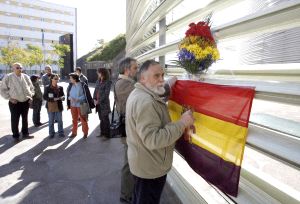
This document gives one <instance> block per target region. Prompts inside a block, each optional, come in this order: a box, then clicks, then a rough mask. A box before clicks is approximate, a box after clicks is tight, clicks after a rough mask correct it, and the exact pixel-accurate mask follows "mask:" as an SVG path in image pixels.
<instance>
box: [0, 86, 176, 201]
mask: <svg viewBox="0 0 300 204" xmlns="http://www.w3.org/2000/svg"><path fill="white" fill-rule="evenodd" d="M62 84H63V86H64V90H65V91H66V85H67V84H66V83H62ZM91 91H93V89H92V88H91ZM65 107H66V106H65V103H64V108H65ZM0 109H1V112H0V124H1V126H0V132H1V133H0V204H7V203H26V204H27V203H28V204H29V203H49V204H52V203H60V204H61V203H68V204H70V203H72V204H73V203H80V204H81V203H88V204H94V203H95V204H96V203H97V204H98V203H103V204H115V203H116V204H118V203H120V202H119V192H120V177H121V168H122V161H123V155H124V149H123V145H122V143H121V139H120V138H114V139H104V138H98V137H96V135H98V134H99V132H100V131H99V119H98V116H97V115H96V114H95V113H94V112H93V113H92V114H90V115H89V128H90V129H89V136H88V138H87V139H86V140H84V139H82V136H83V133H82V131H81V126H79V129H78V134H77V137H75V138H74V139H69V138H68V137H65V138H59V137H58V136H55V138H53V139H49V138H48V125H47V123H46V124H45V125H43V126H41V127H39V128H36V127H34V126H33V124H32V120H31V117H32V111H31V110H30V112H29V115H28V116H29V117H28V118H29V127H30V129H29V131H30V133H31V135H34V139H31V140H22V141H21V142H19V143H17V144H15V143H14V141H13V139H12V137H11V131H10V113H9V110H8V105H7V101H5V100H4V99H3V98H0ZM41 118H42V122H43V123H45V122H47V120H48V117H47V112H46V109H45V108H44V107H43V108H42V114H41ZM63 121H64V128H65V134H66V135H70V131H71V114H70V112H69V111H67V110H66V108H65V110H64V112H63ZM55 128H57V126H56V125H55ZM56 130H57V129H56ZM161 203H165V204H167V203H172V204H177V203H180V201H179V200H178V198H177V197H176V195H175V194H174V193H173V191H172V190H171V189H170V187H169V186H168V185H166V186H165V189H164V192H163V195H162V199H161Z"/></svg>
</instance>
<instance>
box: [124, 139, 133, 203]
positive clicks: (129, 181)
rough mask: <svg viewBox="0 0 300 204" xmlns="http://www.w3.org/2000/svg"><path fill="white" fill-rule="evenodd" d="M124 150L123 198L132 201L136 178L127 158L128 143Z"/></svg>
mask: <svg viewBox="0 0 300 204" xmlns="http://www.w3.org/2000/svg"><path fill="white" fill-rule="evenodd" d="M124 150H125V154H124V163H123V167H122V173H121V198H122V199H124V200H127V201H131V200H132V196H133V189H134V178H133V175H132V174H131V172H130V169H129V164H128V156H127V150H128V145H127V144H126V141H125V144H124Z"/></svg>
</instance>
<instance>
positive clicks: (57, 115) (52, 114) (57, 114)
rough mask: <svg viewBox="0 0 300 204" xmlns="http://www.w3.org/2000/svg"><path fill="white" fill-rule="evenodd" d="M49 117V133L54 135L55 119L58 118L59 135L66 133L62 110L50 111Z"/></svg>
mask: <svg viewBox="0 0 300 204" xmlns="http://www.w3.org/2000/svg"><path fill="white" fill-rule="evenodd" d="M48 117H49V135H50V136H54V135H55V131H54V119H55V120H57V126H58V135H64V129H63V121H62V112H48Z"/></svg>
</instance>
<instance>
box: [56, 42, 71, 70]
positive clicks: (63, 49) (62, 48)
mask: <svg viewBox="0 0 300 204" xmlns="http://www.w3.org/2000/svg"><path fill="white" fill-rule="evenodd" d="M52 47H53V48H54V53H55V54H57V55H58V56H59V60H58V66H59V67H60V68H63V67H64V62H65V60H64V58H65V56H66V55H67V53H69V52H70V46H69V45H65V44H54V45H52Z"/></svg>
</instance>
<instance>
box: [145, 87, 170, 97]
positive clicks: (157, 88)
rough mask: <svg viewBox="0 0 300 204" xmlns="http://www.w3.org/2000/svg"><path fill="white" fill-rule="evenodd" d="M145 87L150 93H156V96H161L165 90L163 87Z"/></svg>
mask: <svg viewBox="0 0 300 204" xmlns="http://www.w3.org/2000/svg"><path fill="white" fill-rule="evenodd" d="M146 87H147V88H148V89H150V90H151V91H153V92H154V93H156V94H157V95H163V94H164V93H165V92H166V90H165V88H164V87H163V86H149V85H146Z"/></svg>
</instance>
